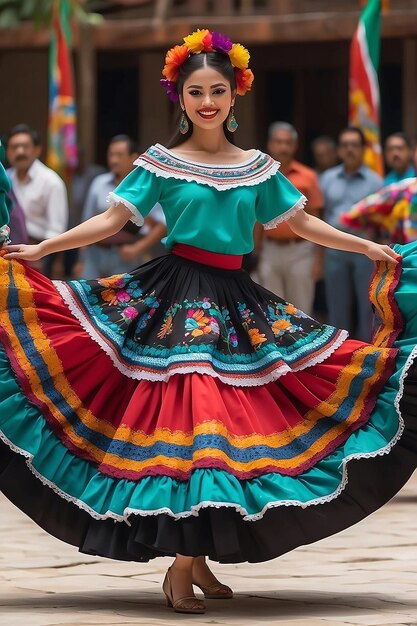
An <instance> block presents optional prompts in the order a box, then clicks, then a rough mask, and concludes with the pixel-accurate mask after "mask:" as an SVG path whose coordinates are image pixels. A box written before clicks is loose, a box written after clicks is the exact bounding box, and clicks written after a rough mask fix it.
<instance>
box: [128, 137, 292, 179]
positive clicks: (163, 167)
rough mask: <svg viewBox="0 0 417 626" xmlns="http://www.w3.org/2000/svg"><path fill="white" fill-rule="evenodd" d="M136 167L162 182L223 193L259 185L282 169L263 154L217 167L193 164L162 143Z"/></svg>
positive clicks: (137, 163)
mask: <svg viewBox="0 0 417 626" xmlns="http://www.w3.org/2000/svg"><path fill="white" fill-rule="evenodd" d="M134 165H136V166H138V167H143V168H144V169H146V170H148V171H149V172H152V173H153V174H155V175H156V176H160V177H162V178H176V179H179V180H185V181H187V182H197V183H201V184H203V185H208V186H210V187H214V188H215V189H217V190H219V191H225V190H227V189H233V188H235V187H241V186H253V185H258V184H259V183H262V182H264V181H265V180H267V179H268V178H271V176H273V175H274V174H276V172H277V171H278V169H279V167H280V163H279V162H278V161H275V160H274V159H273V158H272V157H271V156H269V154H265V153H264V152H261V151H260V150H256V151H255V152H254V154H253V155H252V156H251V157H249V158H248V159H245V160H244V161H241V162H240V163H223V164H214V163H201V162H199V161H190V160H189V159H186V158H185V157H182V156H180V155H178V154H175V153H174V152H172V151H171V150H169V149H168V148H165V147H164V146H161V144H159V143H157V144H155V145H153V146H151V147H150V148H148V150H147V151H146V152H144V153H143V154H141V156H140V157H139V158H138V159H136V161H135V162H134Z"/></svg>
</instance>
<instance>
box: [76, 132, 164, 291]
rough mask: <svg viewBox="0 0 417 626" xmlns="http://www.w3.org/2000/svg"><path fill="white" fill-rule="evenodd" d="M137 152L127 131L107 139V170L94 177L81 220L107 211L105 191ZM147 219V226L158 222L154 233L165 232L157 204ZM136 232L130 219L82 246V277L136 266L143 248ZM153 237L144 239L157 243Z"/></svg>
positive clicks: (129, 168) (123, 174)
mask: <svg viewBox="0 0 417 626" xmlns="http://www.w3.org/2000/svg"><path fill="white" fill-rule="evenodd" d="M138 156H139V149H138V146H137V144H136V142H135V141H134V140H133V139H132V138H131V137H129V136H128V135H116V136H115V137H113V138H112V139H111V140H110V143H109V146H108V150H107V164H108V168H109V171H108V172H106V173H105V174H101V175H99V176H97V177H96V178H95V179H94V180H93V182H92V184H91V187H90V189H89V191H88V194H87V200H86V202H85V205H84V210H83V214H82V221H86V220H88V219H89V218H90V217H93V216H94V215H98V214H99V213H103V212H104V211H106V209H107V208H108V205H107V196H108V194H109V193H110V192H112V191H113V190H114V188H115V187H117V185H118V184H119V183H120V182H121V181H122V180H123V179H124V178H125V177H126V176H127V175H128V174H129V173H130V172H131V171H132V169H134V166H133V161H135V159H137V157H138ZM150 220H151V222H150V223H149V224H148V226H149V227H150V228H151V230H153V227H154V225H155V224H157V225H158V226H159V227H158V228H157V231H156V233H157V235H158V236H159V234H160V232H161V231H162V232H163V233H164V234H165V230H164V228H161V226H160V224H161V223H162V225H163V227H165V219H164V217H163V213H162V210H161V209H160V207H159V209H158V208H157V209H155V211H154V212H153V213H152V212H151V215H150ZM152 220H153V221H152ZM138 233H139V227H138V226H136V225H135V224H133V222H128V223H127V224H126V226H124V227H123V229H122V230H121V231H120V232H119V233H116V234H115V235H112V236H111V237H107V239H104V240H103V241H99V242H98V243H95V244H92V245H91V246H88V248H86V249H85V250H83V255H82V256H83V257H84V268H83V269H82V270H81V275H82V276H83V278H85V279H87V280H89V279H92V278H94V277H97V276H110V275H113V274H124V273H126V272H129V271H130V270H132V269H134V267H136V266H137V260H138V257H140V256H141V254H143V253H144V251H145V250H144V249H145V248H146V243H145V246H143V245H142V246H139V243H140V242H139V241H138V237H139V234H138ZM149 234H150V233H149V232H148V235H149ZM162 236H163V235H162ZM154 238H155V232H153V237H151V239H150V240H149V239H148V240H147V242H148V244H149V246H152V245H153V244H154V243H155V244H156V243H157V241H156V240H155V241H154ZM159 241H160V238H159ZM131 245H136V247H134V248H130V247H129V246H131Z"/></svg>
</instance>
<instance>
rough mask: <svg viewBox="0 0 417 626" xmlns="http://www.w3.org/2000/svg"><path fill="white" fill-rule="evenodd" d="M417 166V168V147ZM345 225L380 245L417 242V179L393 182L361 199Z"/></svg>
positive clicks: (416, 163) (415, 157)
mask: <svg viewBox="0 0 417 626" xmlns="http://www.w3.org/2000/svg"><path fill="white" fill-rule="evenodd" d="M414 165H415V167H416V169H417V148H416V149H415V153H414ZM342 223H343V224H345V225H347V226H348V227H349V229H350V230H352V231H355V232H357V233H358V234H360V233H365V236H367V237H370V238H371V239H373V240H374V241H378V243H386V244H390V245H392V244H396V243H400V244H406V243H409V242H410V241H417V178H416V177H414V178H405V179H404V180H400V181H399V182H398V183H391V184H389V185H386V186H385V187H383V188H382V189H380V190H378V191H377V192H376V193H373V194H371V195H370V196H367V197H366V198H364V199H363V200H360V201H359V202H358V203H357V204H355V205H354V206H353V207H352V209H351V211H350V212H349V213H346V214H345V215H342Z"/></svg>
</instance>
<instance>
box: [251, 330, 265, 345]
mask: <svg viewBox="0 0 417 626" xmlns="http://www.w3.org/2000/svg"><path fill="white" fill-rule="evenodd" d="M248 334H249V340H250V342H251V344H252V345H253V346H254V347H256V346H258V345H259V344H260V343H263V342H264V341H266V337H265V335H264V333H260V332H259V330H258V328H251V330H250V331H249V333H248Z"/></svg>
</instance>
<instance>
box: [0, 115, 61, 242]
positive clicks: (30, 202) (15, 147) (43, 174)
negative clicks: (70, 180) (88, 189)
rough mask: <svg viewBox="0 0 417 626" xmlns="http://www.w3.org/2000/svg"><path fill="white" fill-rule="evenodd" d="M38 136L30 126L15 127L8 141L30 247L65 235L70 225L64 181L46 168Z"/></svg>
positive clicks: (15, 183)
mask: <svg viewBox="0 0 417 626" xmlns="http://www.w3.org/2000/svg"><path fill="white" fill-rule="evenodd" d="M40 153H41V145H40V138H39V135H38V133H37V132H36V131H35V130H33V129H31V128H30V127H29V126H27V125H26V124H19V125H18V126H15V127H14V128H13V129H12V130H11V131H10V133H9V135H8V138H7V159H8V161H9V163H10V164H11V166H12V167H11V168H10V169H9V170H8V174H9V177H10V179H11V181H12V188H13V191H14V193H15V195H16V197H17V200H18V202H19V204H20V205H21V207H22V209H23V212H24V214H25V218H26V228H27V231H28V235H29V239H30V243H39V242H40V241H42V240H43V239H49V238H50V237H54V236H55V235H59V234H60V233H63V232H64V231H65V230H66V229H67V225H68V197H67V190H66V187H65V184H64V182H63V180H62V179H61V178H60V177H59V176H58V174H57V173H56V172H54V171H53V170H51V169H50V168H49V167H47V166H46V165H44V164H43V163H42V162H41V161H40V160H39V156H40Z"/></svg>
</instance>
